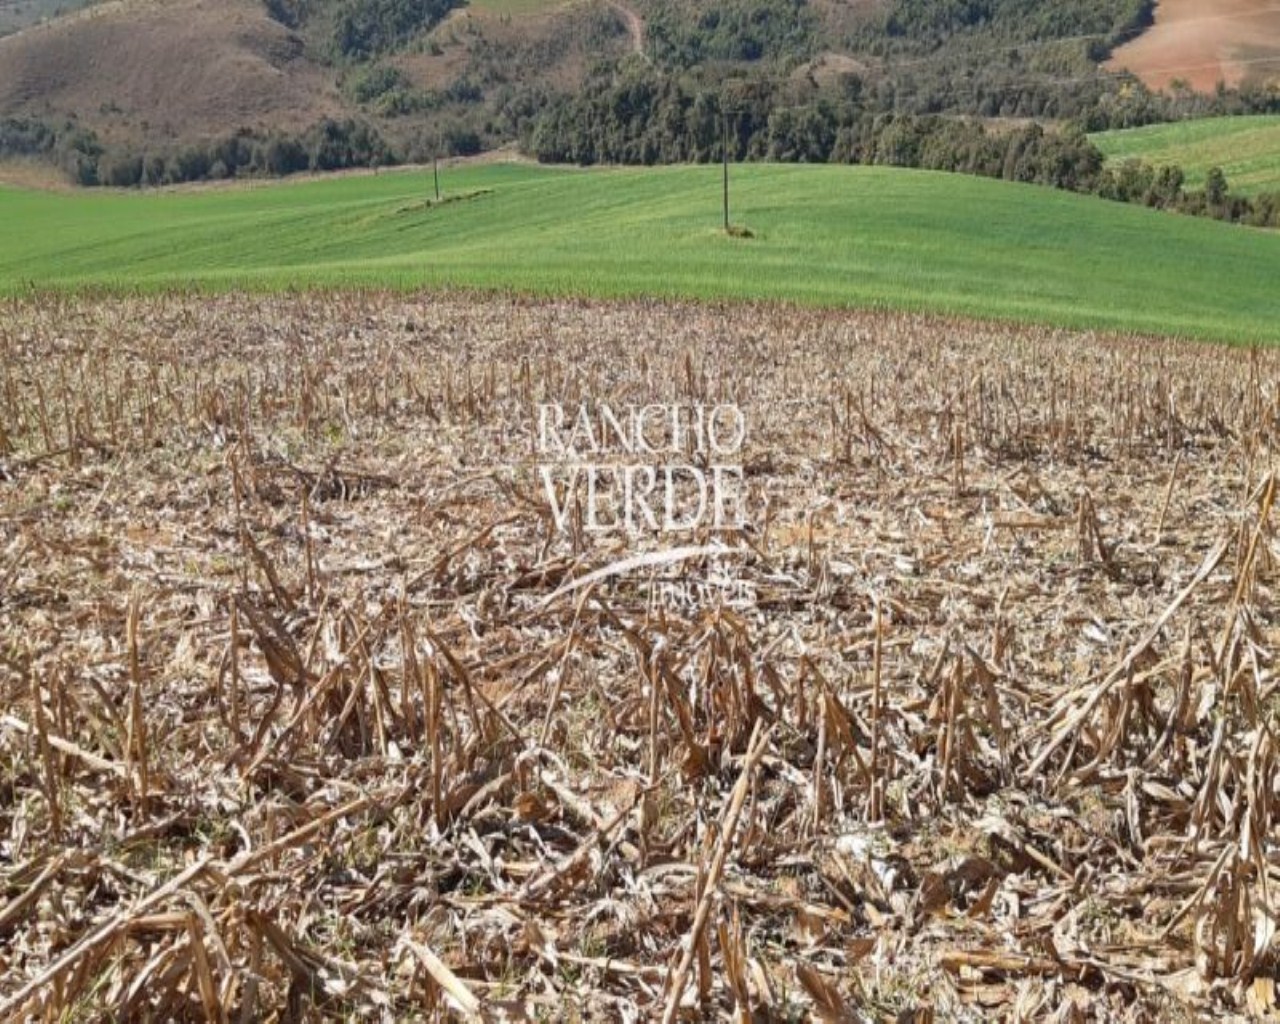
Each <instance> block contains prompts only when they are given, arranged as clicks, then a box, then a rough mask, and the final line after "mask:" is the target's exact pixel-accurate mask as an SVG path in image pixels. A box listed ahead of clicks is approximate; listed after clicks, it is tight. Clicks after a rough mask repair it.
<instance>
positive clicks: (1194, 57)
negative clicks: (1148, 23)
mask: <svg viewBox="0 0 1280 1024" xmlns="http://www.w3.org/2000/svg"><path fill="white" fill-rule="evenodd" d="M1107 67H1109V68H1112V69H1120V68H1123V69H1127V70H1129V71H1132V72H1133V73H1134V74H1136V75H1137V76H1138V77H1139V78H1141V79H1142V81H1143V82H1145V83H1146V84H1147V85H1148V86H1150V87H1151V88H1153V89H1164V88H1167V87H1168V86H1169V85H1171V84H1172V83H1173V82H1175V81H1179V80H1181V81H1183V82H1186V83H1187V84H1188V85H1190V86H1191V88H1193V89H1196V90H1199V91H1202V92H1207V91H1210V90H1212V89H1214V88H1215V87H1216V86H1217V84H1218V82H1220V81H1221V82H1225V83H1226V84H1227V85H1239V84H1240V82H1241V81H1242V80H1243V79H1244V78H1246V77H1252V76H1258V77H1262V78H1274V77H1276V76H1280V6H1278V5H1277V4H1276V3H1275V2H1274V0H1160V3H1159V4H1158V5H1157V6H1156V15H1155V25H1153V26H1152V27H1151V28H1150V29H1148V30H1147V31H1146V32H1144V33H1143V34H1142V35H1141V36H1139V37H1138V38H1137V39H1135V40H1133V41H1132V42H1130V43H1128V44H1126V45H1124V46H1122V47H1120V48H1119V49H1117V50H1116V51H1115V54H1114V55H1113V57H1112V59H1111V60H1110V61H1109V62H1108V63H1107Z"/></svg>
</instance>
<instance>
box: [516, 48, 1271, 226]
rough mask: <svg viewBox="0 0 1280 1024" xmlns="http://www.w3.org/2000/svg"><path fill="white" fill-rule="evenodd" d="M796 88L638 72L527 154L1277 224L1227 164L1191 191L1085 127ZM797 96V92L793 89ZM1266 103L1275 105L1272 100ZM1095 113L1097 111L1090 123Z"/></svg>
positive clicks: (561, 115)
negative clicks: (806, 176)
mask: <svg viewBox="0 0 1280 1024" xmlns="http://www.w3.org/2000/svg"><path fill="white" fill-rule="evenodd" d="M789 90H793V86H791V85H786V86H781V87H779V86H776V85H772V84H770V83H765V82H757V83H755V87H754V88H747V87H742V86H741V85H739V87H738V88H737V89H729V88H723V89H721V90H719V91H716V92H711V91H707V90H699V89H696V88H686V87H685V86H684V85H683V84H682V83H681V82H680V81H679V80H677V79H675V78H672V77H670V76H662V75H653V74H648V73H644V72H641V73H637V74H633V75H628V76H620V77H618V78H616V79H615V80H614V81H613V82H612V84H611V85H604V84H603V83H601V84H598V85H597V87H595V88H592V89H588V90H584V91H583V92H582V93H580V94H579V95H578V96H577V97H575V98H574V99H571V100H565V101H561V102H559V103H556V104H553V105H552V106H551V107H550V108H549V109H548V110H547V111H545V112H544V114H543V116H542V117H540V118H539V119H538V120H537V122H536V124H535V125H534V127H533V129H532V131H531V133H530V135H529V137H528V140H527V146H528V149H529V151H530V152H531V153H532V154H533V155H534V156H535V157H537V158H538V159H539V160H541V161H544V162H551V163H576V164H583V165H590V164H602V163H607V164H662V163H683V162H695V163H705V162H708V161H714V160H719V159H721V158H722V156H723V155H724V154H725V152H726V150H727V153H728V158H729V159H730V160H733V161H742V160H747V161H755V160H771V161H781V162H800V163H843V164H879V165H887V166H893V167H911V168H919V169H923V170H935V171H950V172H954V173H961V174H972V175H978V176H982V177H989V178H1000V179H1003V180H1006V181H1020V182H1028V183H1033V184H1040V185H1047V186H1050V187H1053V188H1059V189H1066V190H1069V191H1073V192H1081V193H1086V194H1091V195H1097V196H1100V197H1102V198H1105V199H1111V200H1115V201H1119V202H1129V203H1140V204H1143V205H1146V206H1151V207H1158V208H1162V209H1172V210H1177V211H1181V212H1184V213H1189V214H1194V215H1197V216H1209V217H1216V218H1218V219H1221V220H1228V221H1235V222H1240V223H1247V224H1254V225H1259V226H1266V227H1280V217H1278V212H1277V211H1278V208H1280V196H1276V195H1263V196H1259V197H1257V198H1254V199H1250V198H1249V197H1246V196H1240V195H1232V194H1231V193H1230V191H1229V188H1228V186H1227V182H1226V180H1225V177H1224V176H1223V175H1222V173H1221V171H1217V172H1216V173H1215V174H1211V175H1210V180H1209V183H1208V184H1207V186H1206V187H1205V188H1204V189H1199V190H1189V189H1186V188H1185V186H1184V183H1185V180H1186V179H1185V175H1184V173H1183V172H1182V170H1181V169H1180V168H1178V167H1162V168H1159V169H1156V168H1153V167H1150V166H1148V165H1146V164H1143V163H1141V162H1139V161H1130V162H1127V163H1124V164H1120V165H1119V166H1106V165H1105V162H1104V157H1103V154H1102V153H1101V152H1100V151H1099V150H1098V149H1097V147H1096V146H1094V145H1093V144H1092V143H1091V142H1090V141H1089V139H1088V137H1087V135H1086V134H1085V131H1084V125H1082V124H1080V123H1078V122H1077V123H1072V124H1068V125H1066V126H1063V127H1061V128H1058V129H1055V130H1046V129H1045V128H1044V127H1043V126H1042V125H1040V124H1039V123H1038V122H1030V123H1017V122H1014V123H1008V122H1006V123H995V124H994V125H993V124H991V123H988V122H987V121H985V120H984V119H980V118H975V117H971V116H955V115H943V114H915V113H905V114H904V113H896V114H895V113H884V112H877V111H875V110H869V109H867V105H866V104H864V103H863V102H861V94H862V90H861V87H860V83H859V82H858V81H857V80H856V76H855V77H851V78H850V79H849V80H847V81H846V82H845V83H844V89H843V91H844V93H845V95H844V97H843V98H831V97H827V96H822V97H817V98H811V99H809V100H807V101H804V102H796V103H789V102H787V100H788V97H787V92H788V91H789ZM792 98H793V99H794V97H792ZM1262 106H1263V108H1264V109H1272V108H1274V109H1280V99H1277V98H1276V97H1272V98H1271V99H1268V100H1267V101H1266V102H1265V103H1263V104H1262ZM1095 120H1096V119H1095Z"/></svg>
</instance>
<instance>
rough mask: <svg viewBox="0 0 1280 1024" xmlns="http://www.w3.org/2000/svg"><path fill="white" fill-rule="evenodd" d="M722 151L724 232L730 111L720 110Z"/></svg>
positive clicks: (726, 221)
mask: <svg viewBox="0 0 1280 1024" xmlns="http://www.w3.org/2000/svg"><path fill="white" fill-rule="evenodd" d="M720 123H721V131H720V152H721V154H722V156H723V157H724V233H725V234H726V235H727V234H728V233H729V112H728V111H721V112H720Z"/></svg>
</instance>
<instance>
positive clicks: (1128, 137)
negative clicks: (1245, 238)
mask: <svg viewBox="0 0 1280 1024" xmlns="http://www.w3.org/2000/svg"><path fill="white" fill-rule="evenodd" d="M1090 141H1092V142H1093V144H1094V145H1095V146H1097V147H1098V148H1099V149H1100V150H1101V151H1102V152H1103V153H1104V154H1105V155H1106V157H1107V159H1108V161H1115V162H1118V161H1122V160H1129V159H1140V160H1144V161H1146V162H1147V163H1149V164H1151V165H1152V166H1154V167H1164V166H1168V165H1171V164H1176V165H1177V166H1179V167H1181V168H1182V170H1183V171H1184V172H1185V174H1186V180H1187V185H1188V187H1191V188H1202V187H1203V186H1204V181H1205V175H1206V174H1208V173H1209V170H1210V168H1213V167H1220V168H1222V171H1223V173H1225V174H1226V176H1227V182H1228V184H1229V185H1230V186H1231V188H1232V190H1233V191H1237V192H1241V193H1244V194H1246V195H1256V194H1258V193H1259V192H1276V191H1280V116H1255V117H1213V118H1201V119H1197V120H1192V121H1179V122H1175V123H1173V124H1153V125H1147V126H1146V127H1143V128H1128V129H1124V130H1121V131H1113V132H1100V133H1098V134H1097V135H1093V136H1090Z"/></svg>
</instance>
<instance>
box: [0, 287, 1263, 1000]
mask: <svg viewBox="0 0 1280 1024" xmlns="http://www.w3.org/2000/svg"><path fill="white" fill-rule="evenodd" d="M0 367H2V369H0V716H2V717H0V794H2V795H3V799H2V800H0V978H2V979H3V980H2V981H0V1019H5V1020H21V1019H39V1020H65V1021H75V1020H101V1019H117V1020H157V1021H159V1020H204V1019H208V1020H222V1021H253V1020H280V1021H283V1020H380V1019H381V1020H388V1021H391V1020H397V1021H399V1020H440V1019H470V1020H477V1019H479V1020H556V1021H560V1020H622V1021H640V1020H646V1021H647V1020H663V1021H675V1020H700V1019H705V1020H734V1021H799V1020H822V1021H828V1022H834V1021H850V1022H857V1021H930V1020H962V1021H981V1020H988V1019H993V1018H1003V1019H1026V1020H1054V1021H1117V1020H1129V1021H1177V1020H1204V1019H1215V1018H1216V1019H1224V1020H1225V1019H1231V1018H1233V1017H1242V1016H1250V1015H1255V1016H1259V1015H1263V1014H1266V1013H1274V1012H1275V1006H1276V1001H1277V995H1276V985H1275V977H1276V970H1277V965H1276V951H1275V942H1274V932H1275V922H1276V915H1277V913H1278V912H1280V894H1278V890H1277V888H1276V886H1277V884H1278V883H1280V849H1278V848H1277V847H1276V844H1275V841H1274V835H1275V827H1276V820H1275V819H1276V814H1277V786H1278V785H1280V777H1278V775H1277V758H1276V738H1275V724H1276V719H1277V710H1278V709H1280V694H1278V692H1277V679H1276V674H1275V665H1274V657H1275V653H1276V648H1277V640H1278V639H1280V637H1278V634H1277V624H1276V619H1275V615H1276V613H1275V605H1274V588H1275V580H1276V554H1277V551H1276V538H1275V534H1274V526H1273V521H1272V505H1273V499H1274V496H1275V478H1274V476H1273V475H1272V473H1273V460H1274V450H1275V445H1276V435H1277V429H1278V428H1280V355H1278V354H1277V353H1274V352H1271V351H1245V350H1239V349H1226V348H1207V347H1195V346H1191V345H1184V344H1178V343H1173V342H1165V341H1160V340H1155V339H1149V338H1146V339H1144V338H1122V337H1106V336H1094V335H1082V334H1073V333H1070V332H1066V331H1059V330H1053V329H1049V328H1016V327H1004V326H990V325H984V324H975V323H968V322H963V321H953V320H944V319H936V318H927V317H916V316H908V315H900V314H872V313H843V312H819V311H814V310H795V309H789V308H782V307H772V306H757V307H752V306H723V307H721V306H712V305H680V304H665V303H663V304H659V303H642V302H635V303H621V304H602V303H594V302H568V301H564V302H555V301H536V302H535V301H529V300H523V299H516V298H509V299H503V298H477V297H471V296H467V295H462V294H422V295H416V296H405V295H396V296H387V295H382V294H342V295H329V294H316V295H306V296H280V297H274V298H266V297H245V296H234V295H232V296H226V297H220V298H205V297H184V296H169V297H150V298H141V299H140V298H114V299H62V298H45V299H41V298H22V299H15V300H11V301H8V302H6V304H5V305H4V308H3V313H2V314H0ZM646 408H658V409H670V410H676V411H677V414H678V415H677V418H678V416H679V415H684V416H686V417H687V419H686V420H685V421H683V422H685V423H686V425H687V424H689V423H692V422H694V421H700V422H709V419H710V418H709V417H708V418H707V420H706V421H704V420H702V417H703V414H704V413H705V412H706V410H732V411H733V415H734V416H740V420H741V425H742V426H743V427H744V435H743V437H742V438H741V443H740V444H739V445H736V446H731V445H728V444H725V445H723V446H719V447H720V448H723V449H725V450H728V449H732V450H731V451H730V455H731V457H732V460H733V463H734V465H733V467H732V468H734V469H736V470H737V471H738V473H737V475H736V477H735V476H734V475H733V474H730V476H729V478H730V479H737V480H738V481H739V482H740V483H741V492H740V493H739V494H738V498H739V499H740V504H741V516H740V517H735V518H734V519H733V523H734V525H732V526H730V527H728V528H725V529H721V530H720V531H718V532H713V531H712V527H711V525H710V519H709V517H706V516H702V517H697V516H692V515H688V516H686V517H685V518H684V519H680V511H681V509H679V508H677V509H676V512H677V516H676V520H675V521H674V522H669V521H668V520H667V518H666V517H665V516H655V517H654V519H655V520H657V521H656V522H651V521H650V518H649V516H647V515H645V514H643V513H644V512H645V511H651V510H647V509H642V510H641V511H642V514H640V515H639V516H638V517H637V522H636V524H633V525H635V526H636V528H635V529H634V530H631V531H628V530H626V529H624V528H622V527H621V526H619V525H618V523H617V522H616V521H612V520H609V519H608V517H607V516H602V517H600V518H598V519H593V517H592V513H593V511H594V510H595V508H594V505H593V504H592V501H593V499H594V498H598V497H599V494H598V493H595V492H593V491H592V490H591V489H590V488H584V487H582V486H580V484H581V478H579V477H575V476H574V475H573V473H572V472H570V463H571V462H572V459H573V457H574V451H575V450H576V451H577V452H578V453H579V454H581V452H582V451H583V450H584V449H587V448H589V449H590V452H589V454H590V455H591V457H592V459H594V460H607V459H609V458H614V457H617V456H619V455H623V456H625V457H626V458H629V459H633V460H634V461H636V462H638V463H643V465H642V466H641V467H640V468H641V470H642V471H644V470H645V469H646V467H647V469H648V470H649V471H654V475H652V476H651V475H649V473H648V472H642V474H641V475H642V476H643V477H644V479H645V481H646V482H648V483H649V484H650V485H652V484H653V481H654V480H655V479H656V478H657V474H656V469H657V468H658V467H657V466H655V461H656V462H659V463H660V462H662V461H663V460H664V459H665V460H666V462H667V463H668V464H669V463H670V462H671V461H672V459H673V458H674V457H677V456H680V455H681V452H680V451H675V450H674V448H678V447H679V446H673V450H672V451H671V452H669V453H668V454H667V455H666V456H663V457H662V458H659V459H657V460H655V459H653V458H651V457H650V455H651V454H652V453H651V452H649V451H648V450H647V449H645V447H644V445H643V444H637V443H635V438H634V437H631V438H630V439H628V437H627V435H626V434H625V432H624V431H622V430H616V431H615V432H614V433H613V434H612V435H611V436H610V438H609V439H610V440H611V442H612V444H611V445H609V446H606V445H605V444H604V443H603V441H604V440H605V437H604V435H605V432H606V428H610V425H611V423H612V424H613V426H619V425H622V424H624V422H625V415H626V413H625V411H626V410H632V411H633V412H634V410H644V409H646ZM548 410H558V411H557V412H555V415H554V416H549V415H548ZM566 411H567V412H566ZM561 413H566V414H565V415H564V416H563V417H562V416H561V415H560V414H561ZM722 420H723V418H722ZM633 422H634V421H633ZM593 425H594V426H593ZM721 425H722V426H723V422H722V424H721ZM596 428H600V429H596ZM548 429H550V432H551V436H548ZM709 429H710V430H711V431H714V429H715V428H714V425H712V426H711V427H710V428H709ZM574 434H576V444H575V443H570V442H573V441H574V440H575V439H574V437H573V436H571V435H574ZM683 440H684V442H685V447H684V449H683V454H684V456H686V457H683V458H679V459H677V461H678V462H679V464H680V465H681V466H682V467H684V469H685V471H686V475H685V477H684V479H683V484H682V486H681V487H680V488H677V491H678V493H677V494H676V499H678V500H679V501H685V500H686V499H689V498H690V495H691V490H690V488H691V486H692V485H694V484H696V482H697V481H698V480H699V479H701V480H702V481H704V482H705V481H706V480H709V479H716V477H715V476H714V474H713V472H712V470H713V468H714V467H713V466H712V465H711V460H712V459H714V458H716V457H718V455H719V454H722V452H721V451H719V449H718V448H717V446H715V445H704V444H701V441H702V440H703V437H702V435H701V434H699V433H698V432H697V431H696V430H694V429H692V428H690V429H688V430H686V431H685V435H684V438H683ZM735 440H737V438H736V437H735ZM587 441H589V442H590V443H586V442H587ZM551 442H554V443H551ZM606 447H608V448H609V450H608V451H605V448H606ZM707 448H717V451H714V452H712V455H711V456H708V455H707V452H706V451H705V450H703V449H707ZM615 468H616V467H615ZM694 469H697V470H699V471H700V473H701V475H700V476H699V474H696V473H692V472H690V471H691V470H694ZM602 479H603V478H602ZM575 481H576V482H577V483H578V484H579V486H571V485H573V484H574V483H575ZM650 489H651V488H650ZM695 489H696V488H695ZM617 493H623V492H617ZM634 496H635V495H630V497H634ZM704 496H705V495H704ZM652 504H653V505H655V506H657V505H661V502H660V501H658V500H657V498H656V495H655V496H654V500H653V502H652ZM614 511H615V512H616V511H617V509H616V508H615V509H614ZM695 511H697V509H695ZM688 523H692V524H693V526H692V528H689V529H687V530H681V528H680V527H681V524H688ZM611 524H612V525H611Z"/></svg>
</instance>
